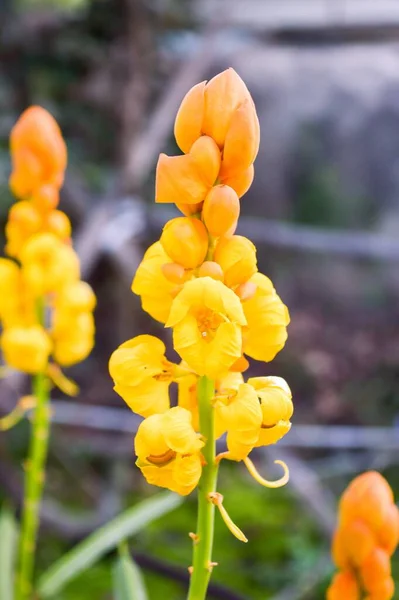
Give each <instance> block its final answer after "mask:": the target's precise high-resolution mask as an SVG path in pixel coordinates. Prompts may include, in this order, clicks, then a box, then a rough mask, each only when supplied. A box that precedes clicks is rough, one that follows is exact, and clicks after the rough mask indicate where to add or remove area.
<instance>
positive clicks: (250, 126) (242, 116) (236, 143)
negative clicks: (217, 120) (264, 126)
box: [222, 99, 260, 174]
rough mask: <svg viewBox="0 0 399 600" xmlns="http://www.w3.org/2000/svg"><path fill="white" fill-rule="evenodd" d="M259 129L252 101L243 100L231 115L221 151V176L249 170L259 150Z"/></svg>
mask: <svg viewBox="0 0 399 600" xmlns="http://www.w3.org/2000/svg"><path fill="white" fill-rule="evenodd" d="M259 141H260V129H259V121H258V117H257V114H256V110H255V106H254V103H253V101H252V99H248V100H245V102H243V104H241V106H240V107H239V108H237V110H236V111H235V113H234V114H233V117H232V119H231V122H230V126H229V129H228V132H227V135H226V140H225V143H224V149H223V164H222V174H229V173H230V174H233V173H234V172H236V171H242V170H244V169H247V168H249V167H250V166H251V165H252V163H253V162H254V160H255V158H256V155H257V154H258V150H259Z"/></svg>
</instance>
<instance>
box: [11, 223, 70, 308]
mask: <svg viewBox="0 0 399 600" xmlns="http://www.w3.org/2000/svg"><path fill="white" fill-rule="evenodd" d="M21 264H22V269H23V274H24V277H25V280H26V282H27V284H28V286H29V289H30V290H31V291H32V293H33V294H35V295H36V296H43V295H44V294H48V293H51V292H56V291H58V290H59V289H61V288H62V287H63V286H64V285H67V284H69V283H71V282H73V281H76V280H78V279H79V275H80V266H79V259H78V257H77V254H76V253H75V251H74V250H73V248H72V247H71V246H68V245H66V244H63V243H62V242H61V241H60V240H59V239H58V238H57V237H56V236H55V235H54V234H52V233H39V234H37V235H34V236H33V237H31V238H30V239H29V240H28V241H27V243H26V244H25V246H24V247H23V249H22V252H21Z"/></svg>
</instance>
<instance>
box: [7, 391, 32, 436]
mask: <svg viewBox="0 0 399 600" xmlns="http://www.w3.org/2000/svg"><path fill="white" fill-rule="evenodd" d="M35 406H36V398H35V397H34V396H22V398H21V399H20V400H19V402H18V404H17V405H16V406H15V408H13V410H12V411H11V412H10V413H8V415H6V416H5V417H2V418H1V419H0V431H7V430H8V429H11V428H12V427H15V425H17V424H18V423H19V422H20V421H21V420H22V419H23V418H24V416H25V413H26V412H27V411H28V410H30V409H31V408H34V407H35Z"/></svg>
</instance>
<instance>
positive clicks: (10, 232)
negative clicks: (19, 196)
mask: <svg viewBox="0 0 399 600" xmlns="http://www.w3.org/2000/svg"><path fill="white" fill-rule="evenodd" d="M41 226H42V218H41V216H40V214H39V213H38V212H37V210H36V209H35V207H34V206H33V205H32V204H31V203H30V202H29V201H28V200H21V201H20V202H16V203H15V204H14V205H13V206H12V207H11V208H10V212H9V216H8V222H7V224H6V228H5V230H6V238H7V246H6V252H7V254H8V255H9V256H14V257H18V255H19V253H20V252H21V249H22V247H23V245H24V244H25V242H26V241H27V240H28V239H29V238H30V237H31V236H32V235H34V234H35V233H38V232H39V231H40V229H41Z"/></svg>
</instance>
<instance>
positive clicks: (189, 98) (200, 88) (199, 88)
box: [175, 81, 206, 154]
mask: <svg viewBox="0 0 399 600" xmlns="http://www.w3.org/2000/svg"><path fill="white" fill-rule="evenodd" d="M205 84H206V81H202V82H201V83H197V85H195V86H194V87H192V88H191V90H189V91H188V92H187V94H186V95H185V97H184V98H183V101H182V103H181V105H180V108H179V111H178V113H177V116H176V121H175V138H176V142H177V145H178V146H179V148H180V150H181V151H182V152H184V153H185V154H187V153H188V152H190V150H191V147H192V145H193V144H194V142H195V141H196V140H197V139H198V138H199V137H200V135H201V129H202V120H203V116H204V108H205V99H204V92H205Z"/></svg>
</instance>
